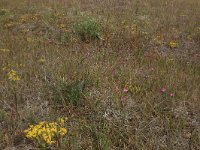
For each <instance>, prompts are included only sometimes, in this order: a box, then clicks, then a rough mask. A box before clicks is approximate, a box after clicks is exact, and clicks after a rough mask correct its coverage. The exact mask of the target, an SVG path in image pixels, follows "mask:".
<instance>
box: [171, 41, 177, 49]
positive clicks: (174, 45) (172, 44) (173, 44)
mask: <svg viewBox="0 0 200 150" xmlns="http://www.w3.org/2000/svg"><path fill="white" fill-rule="evenodd" d="M169 46H170V47H171V48H177V47H178V42H176V41H171V42H170V43H169Z"/></svg>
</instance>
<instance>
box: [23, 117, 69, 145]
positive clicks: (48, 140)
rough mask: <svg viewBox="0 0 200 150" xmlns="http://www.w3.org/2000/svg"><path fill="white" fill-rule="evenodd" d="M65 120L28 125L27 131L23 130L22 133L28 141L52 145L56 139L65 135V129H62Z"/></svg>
mask: <svg viewBox="0 0 200 150" xmlns="http://www.w3.org/2000/svg"><path fill="white" fill-rule="evenodd" d="M66 120H67V119H66V118H59V119H58V121H57V122H46V121H42V122H40V123H39V124H37V125H35V126H34V125H30V127H29V128H28V129H26V130H24V133H25V135H26V137H27V138H28V139H31V140H34V141H37V142H38V143H44V144H47V145H52V144H54V143H56V139H58V138H62V137H63V136H64V135H66V134H67V129H66V128H64V123H65V121H66Z"/></svg>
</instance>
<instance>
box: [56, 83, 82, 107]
mask: <svg viewBox="0 0 200 150" xmlns="http://www.w3.org/2000/svg"><path fill="white" fill-rule="evenodd" d="M84 88H85V84H84V81H75V82H73V83H71V84H66V83H64V82H59V83H58V84H57V85H55V86H53V88H52V89H53V93H54V101H55V102H57V103H59V104H62V105H66V104H72V105H79V104H81V103H82V100H83V99H84V97H83V91H84Z"/></svg>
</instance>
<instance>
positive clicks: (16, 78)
mask: <svg viewBox="0 0 200 150" xmlns="http://www.w3.org/2000/svg"><path fill="white" fill-rule="evenodd" d="M8 79H9V80H11V81H19V80H20V77H19V75H18V74H17V71H15V70H11V71H10V72H9V73H8Z"/></svg>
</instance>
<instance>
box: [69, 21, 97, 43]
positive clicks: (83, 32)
mask: <svg viewBox="0 0 200 150" xmlns="http://www.w3.org/2000/svg"><path fill="white" fill-rule="evenodd" d="M100 30H101V29H100V25H99V24H98V22H97V21H96V20H95V19H87V20H84V21H81V22H78V23H75V24H74V25H73V31H74V33H76V34H77V35H78V36H79V37H80V38H81V40H82V41H88V40H92V39H99V38H100Z"/></svg>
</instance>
